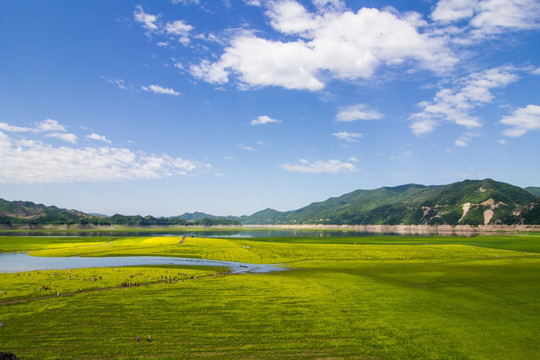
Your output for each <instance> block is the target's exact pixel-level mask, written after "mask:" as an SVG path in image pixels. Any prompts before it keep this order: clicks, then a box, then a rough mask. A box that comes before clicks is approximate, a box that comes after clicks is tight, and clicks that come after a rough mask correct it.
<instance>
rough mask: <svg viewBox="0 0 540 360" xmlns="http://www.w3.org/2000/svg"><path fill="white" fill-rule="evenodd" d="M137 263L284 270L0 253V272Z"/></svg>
mask: <svg viewBox="0 0 540 360" xmlns="http://www.w3.org/2000/svg"><path fill="white" fill-rule="evenodd" d="M139 265H185V266H214V267H226V268H228V269H229V271H231V272H233V273H247V272H250V273H265V272H271V271H281V270H285V268H284V267H279V266H276V265H271V264H249V263H239V262H233V261H220V260H206V259H190V258H174V257H163V256H110V257H78V256H71V257H40V256H30V255H28V254H26V253H0V272H2V273H14V272H25V271H35V270H62V269H77V268H95V267H121V266H139Z"/></svg>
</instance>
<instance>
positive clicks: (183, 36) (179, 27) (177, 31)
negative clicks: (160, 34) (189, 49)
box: [158, 20, 193, 45]
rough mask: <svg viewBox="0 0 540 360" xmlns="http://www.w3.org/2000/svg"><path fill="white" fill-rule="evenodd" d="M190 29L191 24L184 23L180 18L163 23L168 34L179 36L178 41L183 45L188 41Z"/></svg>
mask: <svg viewBox="0 0 540 360" xmlns="http://www.w3.org/2000/svg"><path fill="white" fill-rule="evenodd" d="M192 29H193V26H191V25H189V24H186V23H185V22H184V21H182V20H176V21H173V22H172V23H170V22H168V23H167V24H166V25H165V31H166V32H167V33H168V34H173V35H177V36H178V37H179V39H178V41H180V42H181V43H182V44H184V45H187V44H189V42H190V39H189V32H190V31H191V30H192ZM158 45H159V43H158Z"/></svg>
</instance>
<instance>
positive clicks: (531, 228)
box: [0, 224, 540, 235]
mask: <svg viewBox="0 0 540 360" xmlns="http://www.w3.org/2000/svg"><path fill="white" fill-rule="evenodd" d="M272 229H275V230H301V231H357V232H365V233H373V234H400V235H459V234H493V233H523V232H540V225H317V224H303V225H290V224H288V225H255V224H254V225H250V224H245V225H241V226H238V225H214V226H173V225H169V226H158V225H153V226H129V225H112V226H95V225H82V226H81V225H21V226H13V225H0V232H3V231H6V232H12V231H15V232H18V231H21V232H22V231H25V232H34V231H36V232H43V231H51V232H54V231H68V232H71V231H73V232H84V231H112V232H124V231H143V232H144V231H154V232H155V231H158V232H159V231H176V230H178V231H185V230H188V231H214V230H229V231H246V230H272Z"/></svg>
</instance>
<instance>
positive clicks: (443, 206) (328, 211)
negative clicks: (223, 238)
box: [240, 179, 539, 225]
mask: <svg viewBox="0 0 540 360" xmlns="http://www.w3.org/2000/svg"><path fill="white" fill-rule="evenodd" d="M534 200H535V196H534V195H532V194H531V193H530V192H528V191H526V190H524V189H522V188H519V187H517V186H513V185H510V184H506V183H502V182H497V181H494V180H491V179H485V180H465V181H462V182H457V183H453V184H449V185H444V186H424V185H417V184H408V185H401V186H396V187H383V188H379V189H375V190H356V191H353V192H351V193H348V194H345V195H342V196H340V197H336V198H330V199H328V200H325V201H322V202H316V203H312V204H310V205H308V206H306V207H304V208H301V209H298V210H294V211H288V212H279V211H276V210H273V209H266V210H263V211H260V212H257V213H255V214H253V215H251V216H249V217H247V218H245V219H241V220H240V221H241V222H242V223H244V224H337V225H376V224H385V225H397V224H406V225H424V224H425V225H458V224H461V225H484V224H518V223H524V222H525V221H533V222H532V223H534V224H539V223H538V222H535V221H536V220H534V219H535V218H534V216H529V217H522V216H521V214H522V213H523V214H525V212H527V213H530V212H531V211H533V210H534V209H536V207H537V205H534V204H531V203H532V202H534ZM530 204H531V205H530ZM528 205H530V206H532V207H531V208H530V209H528V208H527V206H528ZM527 209H528V210H527ZM527 223H529V222H527Z"/></svg>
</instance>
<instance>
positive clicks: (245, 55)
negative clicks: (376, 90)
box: [191, 0, 457, 91]
mask: <svg viewBox="0 0 540 360" xmlns="http://www.w3.org/2000/svg"><path fill="white" fill-rule="evenodd" d="M266 4H267V6H268V10H267V12H266V15H267V16H268V18H269V19H270V24H271V26H272V27H273V28H274V29H275V30H277V31H278V32H280V33H282V34H283V35H286V36H287V39H291V40H289V41H286V42H283V41H278V40H268V39H264V38H261V37H258V36H257V35H256V34H255V33H254V32H250V31H240V32H238V33H237V34H236V35H234V36H233V37H232V39H231V40H230V44H229V46H228V47H227V48H226V49H225V50H224V53H223V54H222V55H221V57H220V58H219V59H218V60H217V61H214V62H210V61H208V60H203V61H202V62H200V63H199V64H198V65H192V66H191V73H192V75H193V76H195V77H197V78H199V79H202V80H204V81H207V82H210V83H216V84H224V83H227V82H229V80H230V79H229V77H230V76H231V75H234V76H235V77H236V78H237V79H238V81H239V82H240V85H241V86H244V87H258V86H280V87H284V88H287V89H305V90H311V91H318V90H321V89H323V88H324V87H325V84H326V82H327V81H329V80H331V79H338V80H346V81H354V80H356V79H367V78H370V77H371V76H372V75H373V74H374V72H375V71H376V70H377V69H378V68H380V67H383V66H386V67H395V66H405V65H408V64H409V63H411V62H413V63H414V64H418V65H419V66H420V67H423V68H426V69H430V70H432V71H436V72H440V71H445V70H447V69H449V68H451V67H452V66H453V65H454V64H455V63H456V61H457V59H456V58H455V57H454V56H453V55H452V54H451V52H450V51H449V50H448V48H447V47H446V46H445V41H444V40H442V39H439V38H436V37H431V36H430V35H429V34H427V33H421V32H420V31H419V26H420V25H421V22H420V21H419V20H418V18H419V17H418V16H409V15H407V16H403V17H400V16H399V15H398V14H397V12H389V11H381V10H378V9H369V8H361V9H360V10H358V12H356V13H354V12H352V11H349V10H347V9H345V8H344V6H343V3H342V2H340V1H316V5H317V4H318V5H319V7H318V10H319V11H318V12H315V13H313V12H309V11H308V10H306V8H305V7H304V6H303V5H301V4H300V3H298V2H297V1H293V0H283V1H270V2H267V3H266ZM359 34H361V36H359ZM412 66H414V65H412Z"/></svg>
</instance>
